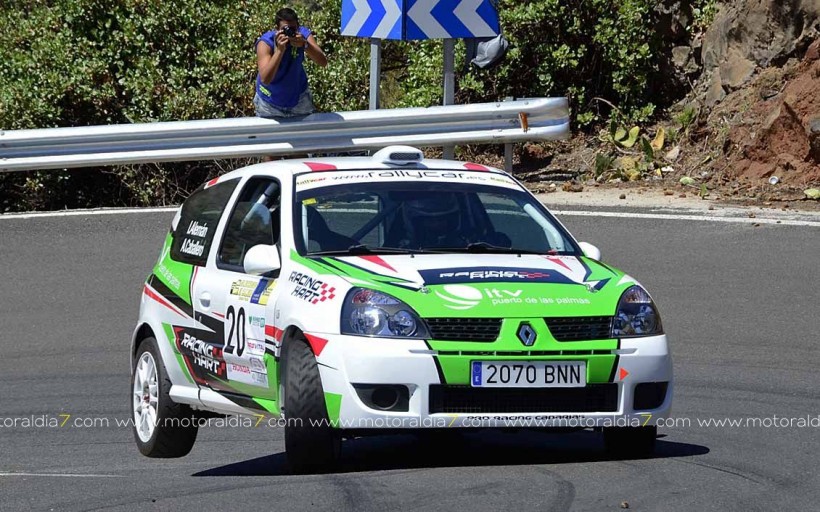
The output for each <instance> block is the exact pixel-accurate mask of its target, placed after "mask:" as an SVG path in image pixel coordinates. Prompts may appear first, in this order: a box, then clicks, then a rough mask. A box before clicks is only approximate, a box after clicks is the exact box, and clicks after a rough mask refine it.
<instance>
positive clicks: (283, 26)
mask: <svg viewBox="0 0 820 512" xmlns="http://www.w3.org/2000/svg"><path fill="white" fill-rule="evenodd" d="M305 55H307V56H308V57H309V58H310V60H312V61H313V62H315V63H316V64H318V65H320V66H327V57H326V56H325V53H324V52H323V51H322V49H321V48H320V47H319V43H317V42H316V38H314V37H313V33H312V32H311V31H310V29H309V28H307V27H303V26H300V25H299V17H298V16H297V15H296V12H295V11H294V10H293V9H290V8H287V7H286V8H284V9H280V10H279V12H277V13H276V19H275V28H274V29H273V30H270V31H268V32H265V33H264V34H262V36H261V37H260V38H259V39H257V40H256V62H257V66H258V68H259V73H258V74H257V76H256V94H255V95H254V97H253V106H254V107H255V108H256V115H257V116H259V117H293V116H302V115H307V114H310V113H312V112H313V111H314V110H315V107H314V106H313V99H312V97H311V95H310V88H309V87H308V79H307V73H305V68H304V62H305Z"/></svg>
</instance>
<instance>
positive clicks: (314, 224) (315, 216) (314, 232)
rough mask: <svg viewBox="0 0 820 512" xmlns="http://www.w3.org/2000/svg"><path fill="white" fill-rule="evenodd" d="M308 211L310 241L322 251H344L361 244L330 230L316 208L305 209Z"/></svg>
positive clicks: (308, 207)
mask: <svg viewBox="0 0 820 512" xmlns="http://www.w3.org/2000/svg"><path fill="white" fill-rule="evenodd" d="M305 208H306V210H307V227H308V241H309V242H315V243H316V244H317V245H318V246H319V250H320V251H343V250H345V249H347V248H348V247H350V246H352V245H356V244H358V243H359V242H357V241H356V240H353V239H352V238H350V237H347V236H344V235H342V234H340V233H337V232H335V231H333V230H332V229H330V227H329V226H328V225H327V221H326V220H325V219H324V217H322V214H320V213H319V212H318V211H317V210H316V208H313V207H312V206H307V207H305Z"/></svg>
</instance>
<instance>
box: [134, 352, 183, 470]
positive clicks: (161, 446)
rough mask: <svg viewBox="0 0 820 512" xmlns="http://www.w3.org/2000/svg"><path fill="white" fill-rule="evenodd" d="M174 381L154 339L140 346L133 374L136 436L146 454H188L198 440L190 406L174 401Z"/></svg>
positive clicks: (159, 455) (139, 446) (143, 452)
mask: <svg viewBox="0 0 820 512" xmlns="http://www.w3.org/2000/svg"><path fill="white" fill-rule="evenodd" d="M170 390H171V380H170V379H169V378H168V374H167V372H166V371H165V366H164V365H163V364H162V358H161V357H160V352H159V347H157V340H156V339H155V338H145V339H144V340H143V341H142V343H141V344H140V346H139V348H138V349H137V354H136V357H134V367H133V371H132V373H131V405H132V412H133V416H134V426H133V431H134V439H135V440H136V442H137V448H139V451H140V453H142V454H143V455H145V456H147V457H156V458H171V457H182V456H184V455H187V454H188V453H189V452H190V451H191V448H193V446H194V441H196V434H197V425H196V420H195V417H194V412H193V411H192V410H191V408H190V407H188V406H187V405H183V404H177V403H175V402H173V401H172V400H171V397H170V396H169V395H168V392H169V391H170Z"/></svg>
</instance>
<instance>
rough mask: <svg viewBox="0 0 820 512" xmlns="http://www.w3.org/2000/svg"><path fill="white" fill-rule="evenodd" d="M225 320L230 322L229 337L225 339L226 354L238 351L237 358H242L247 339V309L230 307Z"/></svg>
mask: <svg viewBox="0 0 820 512" xmlns="http://www.w3.org/2000/svg"><path fill="white" fill-rule="evenodd" d="M225 320H227V321H228V324H229V328H230V330H229V331H228V337H227V338H226V339H225V352H227V353H229V354H233V353H234V349H236V355H237V357H242V353H243V352H245V340H246V339H247V338H246V336H245V308H239V309H238V310H236V309H234V307H233V306H228V311H227V314H226V315H225Z"/></svg>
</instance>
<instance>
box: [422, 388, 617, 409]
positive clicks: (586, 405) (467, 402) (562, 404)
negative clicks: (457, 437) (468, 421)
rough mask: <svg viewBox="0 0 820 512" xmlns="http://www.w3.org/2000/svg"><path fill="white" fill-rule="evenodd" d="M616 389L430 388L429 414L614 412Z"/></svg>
mask: <svg viewBox="0 0 820 512" xmlns="http://www.w3.org/2000/svg"><path fill="white" fill-rule="evenodd" d="M617 410H618V385H617V384H615V383H608V384H588V385H587V386H586V387H583V388H537V389H536V388H473V387H470V386H443V385H440V384H434V385H431V386H430V414H434V413H440V412H444V413H465V414H469V413H517V412H543V413H558V412H578V413H583V412H616V411H617Z"/></svg>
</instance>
